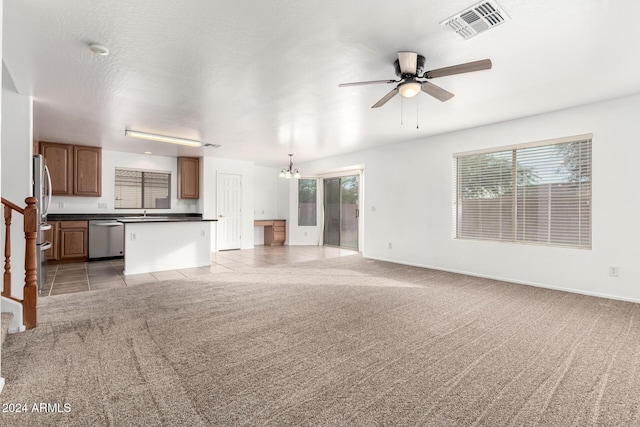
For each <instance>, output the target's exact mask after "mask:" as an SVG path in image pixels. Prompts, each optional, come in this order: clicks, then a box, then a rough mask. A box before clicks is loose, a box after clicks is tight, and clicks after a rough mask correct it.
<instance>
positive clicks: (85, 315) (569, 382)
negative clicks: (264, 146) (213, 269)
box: [0, 255, 640, 426]
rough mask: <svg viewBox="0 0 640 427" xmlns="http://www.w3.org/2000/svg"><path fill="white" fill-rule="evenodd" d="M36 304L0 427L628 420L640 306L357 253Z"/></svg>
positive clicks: (14, 350) (9, 374)
mask: <svg viewBox="0 0 640 427" xmlns="http://www.w3.org/2000/svg"><path fill="white" fill-rule="evenodd" d="M39 310H40V325H39V326H38V328H36V329H35V330H31V331H28V332H26V333H22V334H16V335H11V336H9V337H8V338H7V341H6V343H5V346H4V348H3V352H2V373H3V375H4V376H5V378H6V380H7V385H6V387H5V390H4V392H3V393H2V395H0V400H1V401H2V403H3V404H7V403H25V404H27V408H28V410H27V413H2V414H1V418H0V424H2V425H12V426H20V425H34V426H41V425H65V426H69V425H77V426H101V425H105V426H106V425H115V426H128V425H144V426H154V425H167V426H169V425H171V426H172V425H175V426H191V425H193V426H197V425H215V426H235V425H273V426H286V425H304V426H317V425H343V426H383V425H387V426H403V425H428V426H473V425H481V426H507V425H512V426H535V425H540V426H571V425H574V426H587V425H606V426H621V425H639V424H640V369H639V368H640V328H639V327H638V319H639V318H640V305H638V304H632V303H625V302H620V301H612V300H606V299H599V298H593V297H587V296H582V295H575V294H570V293H563V292H556V291H551V290H546V289H540V288H534V287H527V286H522V285H514V284H508V283H503V282H497V281H492V280H485V279H478V278H474V277H469V276H461V275H455V274H449V273H443V272H438V271H433V270H424V269H418V268H412V267H407V266H400V265H395V264H390V263H384V262H375V261H370V260H365V259H362V258H361V257H360V256H357V255H356V256H349V257H341V258H334V259H329V260H322V261H313V262H307V263H299V264H291V265H287V266H284V267H268V268H257V269H251V270H246V271H243V272H237V273H225V274H220V275H217V276H215V278H214V279H213V280H212V281H206V282H205V281H198V280H191V281H182V282H178V281H175V282H160V283H156V284H148V285H140V286H135V287H129V288H120V289H112V290H105V291H96V292H87V293H81V294H73V295H60V296H54V297H49V298H46V299H42V300H41V303H40V307H39ZM34 403H35V404H40V403H49V404H52V405H51V406H50V407H49V409H50V410H54V408H57V410H58V411H59V413H38V412H32V411H33V404H34ZM55 404H58V405H59V406H58V407H56V406H55ZM64 404H68V406H67V407H65V406H64ZM67 408H68V409H69V412H65V410H66V409H67Z"/></svg>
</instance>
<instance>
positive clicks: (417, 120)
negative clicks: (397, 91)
mask: <svg viewBox="0 0 640 427" xmlns="http://www.w3.org/2000/svg"><path fill="white" fill-rule="evenodd" d="M416 129H420V98H418V99H416Z"/></svg>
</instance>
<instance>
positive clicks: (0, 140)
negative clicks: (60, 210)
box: [0, 0, 4, 393]
mask: <svg viewBox="0 0 640 427" xmlns="http://www.w3.org/2000/svg"><path fill="white" fill-rule="evenodd" d="M3 8H4V4H3V0H0V58H2V11H3ZM2 68H4V63H3V64H2ZM2 74H4V72H3V73H2ZM2 74H0V80H1V81H0V83H2V84H3V85H4V79H3V78H2ZM2 87H4V86H2ZM2 98H3V96H2V93H1V92H0V130H1V129H2V113H3V111H4V108H2ZM3 145H4V144H3V138H2V132H0V149H1V148H2V146H3ZM2 169H3V168H2V152H1V150H0V176H1V173H2ZM1 188H2V178H1V177H0V193H2V190H1ZM1 237H2V241H4V234H1ZM1 362H2V345H1V344H0V368H1ZM1 374H2V370H1V369H0V393H1V392H2V389H3V388H4V377H2V376H1Z"/></svg>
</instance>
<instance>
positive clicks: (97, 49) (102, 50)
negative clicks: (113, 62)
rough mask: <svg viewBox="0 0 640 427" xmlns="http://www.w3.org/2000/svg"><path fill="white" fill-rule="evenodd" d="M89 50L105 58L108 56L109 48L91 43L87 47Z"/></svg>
mask: <svg viewBox="0 0 640 427" xmlns="http://www.w3.org/2000/svg"><path fill="white" fill-rule="evenodd" d="M89 50H90V51H91V52H93V53H95V54H96V55H100V56H107V55H109V48H107V47H106V46H103V45H101V44H97V43H91V44H90V45H89Z"/></svg>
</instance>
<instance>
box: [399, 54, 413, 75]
mask: <svg viewBox="0 0 640 427" xmlns="http://www.w3.org/2000/svg"><path fill="white" fill-rule="evenodd" d="M398 63H399V64H400V72H401V73H402V74H415V73H416V70H417V69H418V54H417V53H415V52H398Z"/></svg>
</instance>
